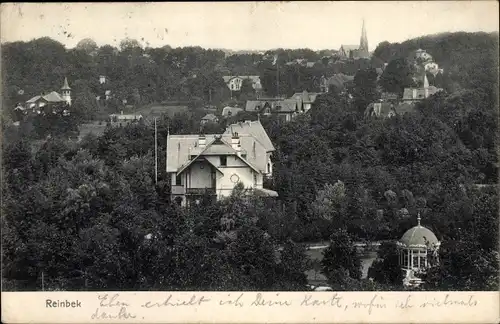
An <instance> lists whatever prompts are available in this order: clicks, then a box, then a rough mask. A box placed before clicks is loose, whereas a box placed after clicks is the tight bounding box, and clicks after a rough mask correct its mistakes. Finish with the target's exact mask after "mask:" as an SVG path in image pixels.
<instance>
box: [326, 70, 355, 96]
mask: <svg viewBox="0 0 500 324" xmlns="http://www.w3.org/2000/svg"><path fill="white" fill-rule="evenodd" d="M352 81H354V76H350V75H345V74H343V73H337V74H334V75H333V76H331V77H329V78H326V77H325V76H322V77H321V79H320V89H321V92H323V93H328V92H329V91H330V87H335V88H336V89H337V90H339V91H342V90H344V89H345V88H346V87H347V85H348V84H349V83H350V82H352Z"/></svg>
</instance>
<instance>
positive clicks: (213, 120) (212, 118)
mask: <svg viewBox="0 0 500 324" xmlns="http://www.w3.org/2000/svg"><path fill="white" fill-rule="evenodd" d="M217 122H219V118H217V116H215V115H214V114H206V115H205V117H203V118H202V119H201V124H202V125H205V124H207V123H217Z"/></svg>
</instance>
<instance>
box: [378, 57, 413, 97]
mask: <svg viewBox="0 0 500 324" xmlns="http://www.w3.org/2000/svg"><path fill="white" fill-rule="evenodd" d="M413 72H414V70H413V66H412V65H411V64H410V62H409V61H408V60H407V59H406V58H397V59H394V60H392V61H390V62H389V64H388V65H387V67H386V68H385V70H384V72H383V74H382V76H381V77H380V85H381V86H382V88H383V89H384V90H385V91H387V92H391V93H397V94H398V95H400V96H401V95H402V94H403V90H404V88H410V87H412V86H414V82H413V79H412V76H413Z"/></svg>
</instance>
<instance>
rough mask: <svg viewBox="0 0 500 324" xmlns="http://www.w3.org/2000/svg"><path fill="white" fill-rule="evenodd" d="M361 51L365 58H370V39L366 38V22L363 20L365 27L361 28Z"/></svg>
mask: <svg viewBox="0 0 500 324" xmlns="http://www.w3.org/2000/svg"><path fill="white" fill-rule="evenodd" d="M359 51H360V52H361V53H363V54H362V55H363V56H366V57H368V56H369V54H370V51H369V50H368V37H367V36H366V28H365V20H364V19H363V26H362V27H361V40H360V42H359Z"/></svg>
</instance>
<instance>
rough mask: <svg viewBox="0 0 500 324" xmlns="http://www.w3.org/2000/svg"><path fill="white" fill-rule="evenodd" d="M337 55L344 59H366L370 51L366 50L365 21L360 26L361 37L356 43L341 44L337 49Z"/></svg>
mask: <svg viewBox="0 0 500 324" xmlns="http://www.w3.org/2000/svg"><path fill="white" fill-rule="evenodd" d="M339 55H340V56H341V57H342V58H344V59H360V58H364V59H368V58H370V51H369V50H368V37H367V36H366V27H365V21H364V19H363V26H362V27H361V39H360V42H359V46H358V45H342V46H341V47H340V49H339Z"/></svg>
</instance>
